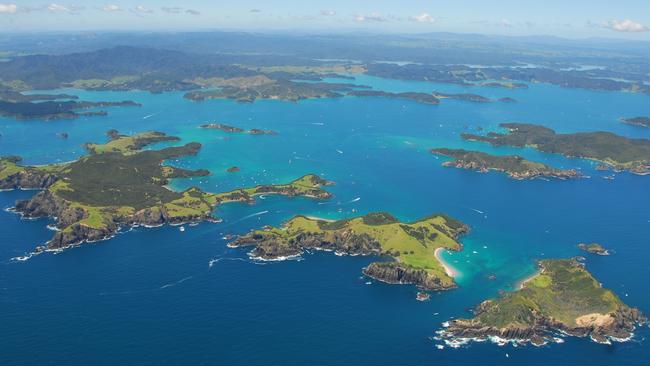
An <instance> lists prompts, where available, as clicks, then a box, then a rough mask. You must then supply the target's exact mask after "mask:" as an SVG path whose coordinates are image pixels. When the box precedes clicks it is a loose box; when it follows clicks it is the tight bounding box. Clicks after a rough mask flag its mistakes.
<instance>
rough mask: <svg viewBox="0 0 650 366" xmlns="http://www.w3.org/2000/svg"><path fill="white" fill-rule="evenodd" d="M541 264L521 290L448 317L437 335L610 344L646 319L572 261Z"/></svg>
mask: <svg viewBox="0 0 650 366" xmlns="http://www.w3.org/2000/svg"><path fill="white" fill-rule="evenodd" d="M539 268H540V270H539V272H538V274H537V275H535V276H533V277H531V278H530V279H528V280H526V281H525V282H524V283H523V284H522V285H521V288H520V289H519V290H517V291H514V292H509V293H506V294H504V295H502V296H501V297H499V298H498V299H494V300H487V301H484V302H483V303H481V304H480V305H479V306H478V307H477V308H476V309H475V316H474V318H472V319H457V320H453V321H450V322H449V323H448V325H449V326H448V327H447V328H446V329H444V330H442V331H441V332H439V334H440V335H441V336H442V337H443V339H446V340H485V339H487V338H489V337H499V338H501V339H505V340H510V341H518V342H523V343H526V342H530V343H532V344H534V345H542V344H545V343H547V342H549V341H551V340H552V339H553V333H555V332H562V333H565V334H568V335H571V336H577V337H585V336H589V337H591V339H592V340H594V341H596V342H599V343H610V342H611V341H622V340H626V339H628V338H630V337H631V336H632V332H633V331H634V329H635V326H636V325H638V324H642V323H644V322H645V321H646V318H645V317H644V316H643V315H642V314H641V312H640V311H639V310H637V309H634V308H630V307H629V306H627V305H626V304H624V303H623V301H621V299H619V298H618V297H617V296H616V295H615V294H614V293H613V292H612V291H610V290H608V289H605V288H603V287H602V286H601V284H600V283H599V282H598V280H596V279H595V278H594V277H593V276H592V275H591V273H589V272H588V271H587V270H586V269H585V268H584V265H583V264H581V263H579V262H578V261H577V260H575V259H564V260H543V261H540V262H539Z"/></svg>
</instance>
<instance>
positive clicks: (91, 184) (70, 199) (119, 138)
mask: <svg viewBox="0 0 650 366" xmlns="http://www.w3.org/2000/svg"><path fill="white" fill-rule="evenodd" d="M109 136H110V140H109V141H108V142H107V143H104V144H87V145H86V148H87V150H88V152H89V154H88V155H86V156H83V157H81V158H79V159H78V160H76V161H73V162H70V163H64V164H54V165H45V166H23V165H20V164H19V163H20V158H19V157H5V158H2V159H0V189H5V190H6V189H18V188H20V189H40V190H41V191H40V192H39V193H37V194H36V195H34V196H33V197H32V198H30V199H28V200H21V201H18V202H16V206H15V208H14V210H15V211H16V212H18V213H20V214H21V215H22V216H23V217H25V218H38V217H50V218H52V219H54V220H55V221H56V234H55V235H54V237H53V238H52V239H51V240H50V241H49V242H48V243H47V244H46V245H45V246H42V247H38V248H37V249H36V251H35V253H40V252H42V251H45V250H62V249H65V248H69V247H71V246H75V245H79V244H82V243H86V242H92V241H97V240H103V239H108V238H110V237H111V236H113V235H115V234H116V233H117V232H118V231H119V230H120V229H121V228H124V227H130V226H138V225H144V226H160V225H163V224H165V223H169V224H182V223H195V222H200V221H213V220H215V219H214V218H213V216H212V209H213V208H214V207H215V206H217V205H219V204H222V203H225V202H233V201H240V202H241V201H243V202H251V201H253V198H254V197H255V196H256V195H261V194H267V195H268V194H280V195H285V196H305V197H311V198H316V199H327V198H329V197H330V196H331V195H330V193H328V192H326V191H324V190H323V189H321V188H320V187H321V186H324V185H329V184H331V182H329V181H326V180H324V179H322V178H320V177H319V176H316V175H306V176H304V177H302V178H299V179H297V180H295V181H293V182H291V183H289V184H283V185H261V186H257V187H252V188H242V189H236V190H234V191H231V192H225V193H209V192H204V191H202V190H201V189H199V188H189V189H187V190H185V191H182V192H177V191H173V190H171V189H169V188H168V187H167V184H168V183H169V182H170V180H171V179H173V178H188V177H197V176H206V175H208V174H210V173H209V172H208V171H207V170H203V169H199V170H186V169H180V168H176V167H172V166H168V165H163V164H162V163H163V162H164V161H165V160H168V159H171V158H177V157H181V156H187V155H194V154H197V153H198V152H199V150H200V148H201V145H200V144H199V143H195V142H191V143H188V144H185V145H182V146H173V147H166V148H163V149H160V150H142V148H144V147H145V146H147V145H150V144H153V143H156V142H165V141H167V142H170V141H177V140H178V138H176V137H172V136H167V135H165V134H163V133H160V132H148V133H142V134H138V135H134V136H124V135H120V134H119V133H118V132H117V131H115V130H112V131H109Z"/></svg>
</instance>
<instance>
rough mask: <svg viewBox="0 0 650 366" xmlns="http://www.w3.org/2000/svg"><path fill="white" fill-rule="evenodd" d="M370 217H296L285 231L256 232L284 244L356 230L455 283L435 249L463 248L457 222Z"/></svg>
mask: <svg viewBox="0 0 650 366" xmlns="http://www.w3.org/2000/svg"><path fill="white" fill-rule="evenodd" d="M374 215H377V214H374ZM369 217H370V218H372V217H373V216H370V215H367V216H364V217H356V218H353V219H348V220H341V221H335V222H326V221H322V220H318V219H312V218H307V217H304V216H296V217H294V218H293V219H291V220H289V221H288V222H287V223H286V224H285V225H284V226H283V227H282V228H272V229H271V231H270V232H269V231H257V232H255V233H259V234H262V235H268V234H271V235H275V236H276V239H278V243H279V244H280V245H282V243H287V242H288V241H289V240H291V239H292V238H293V237H295V236H297V235H298V234H300V233H303V232H309V233H316V234H326V235H327V234H328V233H334V232H342V231H346V230H353V231H354V232H355V233H356V234H368V235H369V236H370V237H372V238H373V239H375V240H377V241H378V242H379V243H380V244H381V249H382V253H384V254H386V255H389V256H392V257H393V258H395V259H397V260H398V261H399V262H400V263H403V264H405V265H408V266H410V267H413V268H417V269H424V270H426V271H427V272H428V273H429V274H431V275H432V276H435V277H438V278H441V279H442V280H443V282H444V283H449V284H452V283H453V280H452V279H451V278H450V277H449V276H447V274H446V273H445V270H444V268H443V267H442V264H441V263H440V262H439V261H438V260H437V259H436V257H435V250H436V249H438V248H447V249H451V250H460V249H461V245H460V244H459V243H458V242H457V241H456V239H455V238H454V236H455V234H457V233H458V231H457V229H456V228H454V224H456V222H451V219H447V218H445V217H444V216H438V215H434V216H431V217H428V218H425V219H422V220H419V221H415V222H412V223H407V224H405V223H400V222H398V221H396V220H394V219H392V220H384V221H383V222H381V221H380V222H372V221H371V220H369V219H368V218H369ZM448 220H450V221H448ZM255 233H253V234H255Z"/></svg>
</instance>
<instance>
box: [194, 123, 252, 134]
mask: <svg viewBox="0 0 650 366" xmlns="http://www.w3.org/2000/svg"><path fill="white" fill-rule="evenodd" d="M200 127H201V128H205V129H209V130H221V131H225V132H233V133H238V132H244V130H243V129H241V128H239V127H235V126H229V125H225V124H223V123H207V124H204V125H201V126H200Z"/></svg>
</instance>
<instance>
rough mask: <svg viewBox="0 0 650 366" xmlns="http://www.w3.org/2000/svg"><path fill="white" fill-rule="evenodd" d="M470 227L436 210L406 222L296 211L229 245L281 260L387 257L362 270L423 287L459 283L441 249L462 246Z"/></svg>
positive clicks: (389, 280) (384, 216) (255, 255)
mask: <svg viewBox="0 0 650 366" xmlns="http://www.w3.org/2000/svg"><path fill="white" fill-rule="evenodd" d="M468 230H469V228H468V226H467V225H465V224H464V223H462V222H460V221H458V220H455V219H453V218H451V217H449V216H447V215H431V216H429V217H426V218H423V219H421V220H418V221H414V222H411V223H402V222H400V221H399V220H397V219H396V218H395V217H393V216H392V215H390V214H388V213H384V212H379V213H370V214H367V215H364V216H360V217H354V218H350V219H344V220H338V221H331V220H323V219H318V218H312V217H306V216H296V217H294V218H292V219H290V220H289V221H287V222H286V223H285V224H284V225H283V226H282V227H280V228H275V227H266V228H264V229H262V230H254V231H252V232H250V233H249V234H246V235H243V236H240V237H238V238H237V239H236V240H234V241H233V242H231V243H230V244H229V246H230V247H233V248H237V247H246V246H252V247H254V248H253V249H252V251H251V252H250V256H251V257H253V258H257V259H262V260H280V259H286V258H290V257H294V256H299V255H301V254H302V253H303V252H304V251H305V250H326V251H334V252H336V253H337V254H339V255H374V256H384V257H386V258H388V259H390V260H389V261H382V262H373V263H371V264H370V265H368V266H367V267H366V268H364V269H363V273H364V274H365V275H366V276H368V277H371V278H374V279H376V280H378V281H382V282H385V283H390V284H412V285H416V286H417V287H419V288H421V289H423V290H447V289H451V288H454V287H456V284H455V282H454V279H453V277H452V276H453V272H452V271H451V270H450V269H449V268H448V267H447V266H446V265H445V264H444V263H442V262H441V260H440V259H439V252H440V251H441V250H455V251H458V250H460V249H461V244H460V243H459V242H458V238H459V237H460V235H462V234H464V233H466V232H467V231H468Z"/></svg>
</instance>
